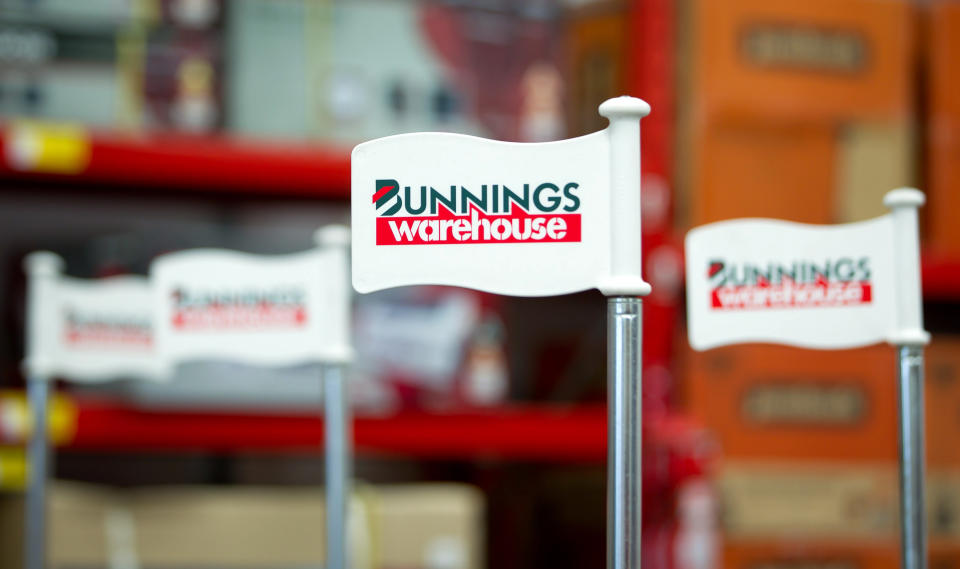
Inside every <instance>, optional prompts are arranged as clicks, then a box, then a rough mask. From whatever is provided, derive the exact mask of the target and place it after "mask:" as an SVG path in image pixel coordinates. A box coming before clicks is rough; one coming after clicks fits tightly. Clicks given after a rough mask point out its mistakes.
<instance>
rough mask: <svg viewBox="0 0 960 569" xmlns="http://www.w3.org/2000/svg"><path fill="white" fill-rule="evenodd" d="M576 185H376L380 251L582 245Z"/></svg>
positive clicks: (384, 182) (392, 182)
mask: <svg viewBox="0 0 960 569" xmlns="http://www.w3.org/2000/svg"><path fill="white" fill-rule="evenodd" d="M579 191H580V185H579V184H577V183H576V182H564V183H553V182H549V181H548V182H540V183H524V184H522V185H521V184H517V185H514V186H507V185H504V184H483V185H481V186H480V187H479V188H476V187H473V188H466V187H464V186H460V185H450V186H449V187H447V188H445V189H443V190H438V189H436V188H433V187H430V186H419V187H411V186H401V185H400V183H399V182H398V181H397V180H392V179H385V180H377V182H376V188H375V189H374V192H373V206H374V208H375V209H376V212H377V245H428V244H462V243H547V242H554V243H561V242H579V241H580V213H579V210H580V196H579Z"/></svg>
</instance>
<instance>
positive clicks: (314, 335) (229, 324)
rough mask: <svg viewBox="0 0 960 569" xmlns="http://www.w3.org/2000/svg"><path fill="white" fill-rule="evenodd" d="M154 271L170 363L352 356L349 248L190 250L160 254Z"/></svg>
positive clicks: (160, 339)
mask: <svg viewBox="0 0 960 569" xmlns="http://www.w3.org/2000/svg"><path fill="white" fill-rule="evenodd" d="M151 276H152V278H153V279H154V289H155V293H154V294H155V297H154V302H155V303H156V306H157V308H158V311H157V349H158V353H159V355H160V357H161V359H162V361H163V362H164V363H165V365H168V366H169V365H174V364H176V363H179V362H185V361H191V360H194V361H195V360H228V361H231V362H240V363H247V364H253V365H265V366H288V365H297V364H305V363H314V362H325V363H335V362H336V363H339V362H344V361H346V360H348V359H349V358H350V353H351V352H350V347H349V346H350V344H349V338H348V334H349V290H348V280H347V269H346V251H345V250H342V249H338V248H329V249H316V250H311V251H307V252H303V253H296V254H292V255H280V256H259V255H250V254H246V253H239V252H234V251H224V250H213V249H206V250H204V249H200V250H192V251H184V252H179V253H171V254H169V255H164V256H162V257H158V258H157V259H156V260H155V261H154V264H153V267H152V270H151Z"/></svg>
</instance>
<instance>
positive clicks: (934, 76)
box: [925, 0, 960, 254]
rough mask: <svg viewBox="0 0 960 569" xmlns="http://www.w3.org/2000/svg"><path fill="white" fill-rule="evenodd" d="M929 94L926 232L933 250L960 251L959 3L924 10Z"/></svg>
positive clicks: (934, 5) (933, 6) (943, 2)
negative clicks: (958, 213) (958, 220)
mask: <svg viewBox="0 0 960 569" xmlns="http://www.w3.org/2000/svg"><path fill="white" fill-rule="evenodd" d="M925 24H926V31H927V33H926V34H925V37H926V38H927V43H926V45H925V48H926V55H927V78H928V84H927V93H928V96H929V105H928V110H929V113H930V115H929V124H928V125H927V132H928V152H929V156H928V162H927V165H928V168H929V170H928V176H927V182H928V184H929V187H928V188H927V196H928V198H929V199H928V205H927V207H926V208H925V210H926V211H925V214H926V217H927V236H928V237H929V244H930V247H931V248H933V249H934V250H937V251H938V252H944V253H955V254H960V224H958V223H957V222H956V212H957V211H958V210H960V74H958V73H957V61H960V3H956V2H946V1H942V0H941V1H938V2H934V3H932V5H931V6H930V8H929V11H928V12H927V13H926V19H925Z"/></svg>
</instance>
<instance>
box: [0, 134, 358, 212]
mask: <svg viewBox="0 0 960 569" xmlns="http://www.w3.org/2000/svg"><path fill="white" fill-rule="evenodd" d="M15 130H16V129H15V127H14V125H12V124H0V180H34V181H42V182H49V183H52V184H79V183H96V184H103V185H109V186H126V187H130V186H135V187H138V188H151V189H164V190H179V189H186V190H203V191H215V192H233V193H244V194H257V195H268V196H273V195H276V196H287V197H290V196H296V197H313V198H335V199H347V197H348V196H349V189H350V150H349V149H348V148H346V147H344V148H338V147H332V146H328V145H320V144H309V143H289V142H283V143H279V142H275V143H270V142H261V141H257V142H254V141H246V140H239V139H235V138H226V137H218V136H190V135H177V134H136V135H135V134H122V133H105V132H97V131H88V130H85V129H82V128H76V129H73V131H72V134H71V135H69V136H68V137H67V138H69V140H68V141H67V144H69V145H73V146H74V147H79V148H75V149H74V152H75V153H77V154H80V155H81V156H82V158H80V159H78V160H77V162H78V163H77V164H71V167H70V168H69V170H70V171H69V172H63V171H58V169H57V168H56V167H54V168H49V167H47V166H46V165H44V164H38V165H37V166H36V167H30V166H29V165H28V166H24V165H22V164H17V163H16V162H17V161H16V160H14V159H12V156H11V154H12V153H11V152H9V150H10V146H11V145H12V144H14V141H13V140H12V138H13V137H14V136H15V134H14V132H15Z"/></svg>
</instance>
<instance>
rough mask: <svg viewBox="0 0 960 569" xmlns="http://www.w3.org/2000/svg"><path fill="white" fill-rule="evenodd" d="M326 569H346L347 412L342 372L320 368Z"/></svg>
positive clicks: (347, 502)
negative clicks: (321, 382) (324, 473)
mask: <svg viewBox="0 0 960 569" xmlns="http://www.w3.org/2000/svg"><path fill="white" fill-rule="evenodd" d="M323 409H324V419H323V424H324V444H325V448H326V450H325V454H326V464H325V468H326V503H327V569H347V567H348V565H347V562H348V558H347V551H348V549H349V548H348V543H347V511H348V508H349V507H350V470H351V469H350V446H351V445H350V440H351V433H350V430H351V429H350V418H349V415H350V409H349V405H348V402H347V390H346V384H345V382H344V374H343V368H342V366H340V365H327V366H324V371H323Z"/></svg>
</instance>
